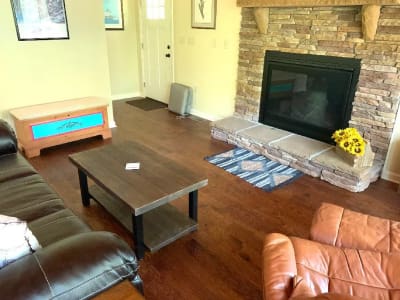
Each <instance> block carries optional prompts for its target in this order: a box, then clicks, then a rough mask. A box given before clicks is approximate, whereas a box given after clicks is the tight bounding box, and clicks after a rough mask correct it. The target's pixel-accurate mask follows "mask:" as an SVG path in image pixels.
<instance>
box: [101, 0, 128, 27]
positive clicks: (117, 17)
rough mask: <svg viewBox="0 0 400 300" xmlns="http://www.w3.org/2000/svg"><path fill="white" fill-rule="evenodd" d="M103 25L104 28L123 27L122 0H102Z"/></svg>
mask: <svg viewBox="0 0 400 300" xmlns="http://www.w3.org/2000/svg"><path fill="white" fill-rule="evenodd" d="M103 6H104V26H105V28H106V30H123V29H124V11H123V8H122V0H103Z"/></svg>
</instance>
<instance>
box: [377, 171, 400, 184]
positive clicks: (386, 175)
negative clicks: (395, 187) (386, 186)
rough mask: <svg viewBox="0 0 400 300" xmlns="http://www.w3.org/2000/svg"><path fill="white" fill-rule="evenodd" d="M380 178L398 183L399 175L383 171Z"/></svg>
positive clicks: (399, 181)
mask: <svg viewBox="0 0 400 300" xmlns="http://www.w3.org/2000/svg"><path fill="white" fill-rule="evenodd" d="M381 178H382V179H385V180H389V181H392V182H395V183H400V174H399V173H395V172H392V171H386V170H385V169H384V170H383V171H382V175H381Z"/></svg>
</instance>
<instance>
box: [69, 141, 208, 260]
mask: <svg viewBox="0 0 400 300" xmlns="http://www.w3.org/2000/svg"><path fill="white" fill-rule="evenodd" d="M69 158H70V160H71V162H72V163H73V164H74V165H75V166H76V167H77V168H78V175H79V183H80V188H81V197H82V203H83V205H84V206H89V205H90V198H93V199H95V200H96V201H97V202H98V203H99V204H101V205H102V206H103V207H104V208H105V209H106V210H107V211H108V212H110V213H111V214H112V215H113V216H114V217H115V218H116V219H117V220H118V221H119V222H120V223H122V224H123V225H124V226H125V227H126V228H127V229H128V230H129V231H131V232H132V233H133V240H134V243H135V252H136V255H137V257H138V258H139V259H141V258H143V256H144V251H145V247H147V248H148V249H149V250H150V251H152V252H153V251H157V250H158V249H160V248H161V247H164V246H166V245H168V244H169V243H171V242H173V241H175V240H177V239H178V238H180V237H182V236H184V235H185V234H187V233H189V232H192V231H194V230H196V229H197V197H198V189H200V188H202V187H204V186H206V185H207V183H208V180H207V178H205V177H204V176H203V175H201V174H198V173H196V172H194V171H192V170H189V169H188V168H186V167H184V166H182V165H180V164H178V163H176V162H174V161H172V160H170V159H167V158H166V157H163V156H161V155H159V154H158V153H156V152H155V151H153V150H151V149H149V148H147V147H145V146H143V145H141V144H139V143H136V142H125V143H121V144H112V145H107V146H104V147H100V148H96V149H92V150H88V151H84V152H80V153H76V154H72V155H70V156H69ZM128 162H140V169H139V170H130V171H127V170H125V164H126V163H128ZM87 177H89V178H90V179H92V180H93V181H94V182H95V184H94V185H92V186H91V187H90V188H89V187H88V180H87ZM187 194H189V215H188V216H186V215H185V214H183V213H181V212H180V211H179V210H178V209H177V208H175V207H174V206H172V205H170V204H168V203H169V202H171V201H173V200H175V199H177V198H179V197H182V196H184V195H187Z"/></svg>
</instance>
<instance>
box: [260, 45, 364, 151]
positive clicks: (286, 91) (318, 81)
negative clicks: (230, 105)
mask: <svg viewBox="0 0 400 300" xmlns="http://www.w3.org/2000/svg"><path fill="white" fill-rule="evenodd" d="M360 67H361V60H359V59H354V58H342V57H331V56H321V55H310V54H293V53H283V52H277V51H266V53H265V61H264V74H263V83H262V91H261V102H260V114H259V122H260V123H263V124H267V125H270V126H274V127H277V128H281V129H284V130H288V131H291V132H295V133H297V134H300V135H304V136H308V137H311V138H314V139H317V140H320V141H324V142H327V143H332V144H333V141H332V139H331V135H332V133H333V132H334V131H335V130H337V129H339V128H345V127H348V123H349V120H350V116H351V111H352V107H353V106H352V102H353V99H354V94H355V90H356V85H357V82H358V77H359V74H360Z"/></svg>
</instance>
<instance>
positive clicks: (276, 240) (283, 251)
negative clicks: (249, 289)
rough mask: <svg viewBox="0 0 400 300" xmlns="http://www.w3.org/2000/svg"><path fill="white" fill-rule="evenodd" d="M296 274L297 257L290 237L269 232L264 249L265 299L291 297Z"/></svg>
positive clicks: (272, 299)
mask: <svg viewBox="0 0 400 300" xmlns="http://www.w3.org/2000/svg"><path fill="white" fill-rule="evenodd" d="M296 275H297V269H296V258H295V255H294V249H293V245H292V242H291V241H290V239H289V237H287V236H285V235H283V234H280V233H271V234H268V235H267V236H266V237H265V242H264V250H263V291H264V299H271V300H274V299H289V297H290V295H291V294H292V291H293V280H294V278H295V277H296Z"/></svg>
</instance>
